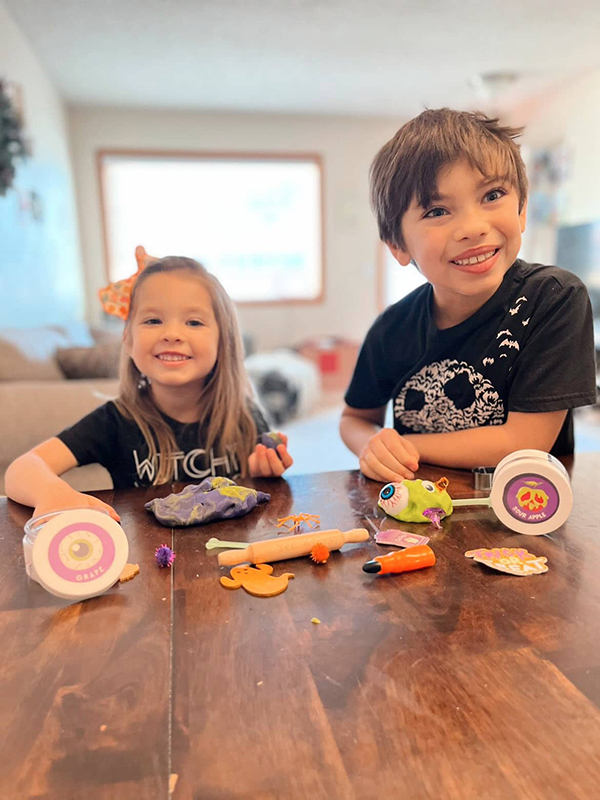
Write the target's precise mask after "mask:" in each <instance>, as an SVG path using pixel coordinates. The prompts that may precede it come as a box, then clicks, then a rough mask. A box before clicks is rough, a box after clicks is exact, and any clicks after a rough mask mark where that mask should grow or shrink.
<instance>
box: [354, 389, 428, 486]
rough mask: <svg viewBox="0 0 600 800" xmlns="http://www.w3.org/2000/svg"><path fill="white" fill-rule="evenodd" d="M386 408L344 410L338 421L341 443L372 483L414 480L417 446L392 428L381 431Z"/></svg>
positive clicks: (417, 463)
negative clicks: (357, 459) (353, 455)
mask: <svg viewBox="0 0 600 800" xmlns="http://www.w3.org/2000/svg"><path fill="white" fill-rule="evenodd" d="M385 409H386V406H380V407H379V408H352V407H351V406H348V405H347V406H345V407H344V410H343V412H342V418H341V420H340V436H341V437H342V441H343V442H344V444H345V445H346V447H348V448H349V449H350V450H351V451H352V452H353V453H354V454H355V455H357V456H358V458H359V464H360V470H361V472H362V473H363V475H366V476H367V478H371V480H374V481H382V482H383V483H388V482H389V481H403V480H404V479H405V478H408V479H409V480H411V479H412V478H414V472H415V471H416V470H417V469H418V467H419V450H418V445H417V446H415V444H414V443H413V442H411V441H409V440H408V438H407V437H406V436H400V434H399V433H398V432H397V431H395V430H394V429H393V428H384V427H383V423H384V421H385Z"/></svg>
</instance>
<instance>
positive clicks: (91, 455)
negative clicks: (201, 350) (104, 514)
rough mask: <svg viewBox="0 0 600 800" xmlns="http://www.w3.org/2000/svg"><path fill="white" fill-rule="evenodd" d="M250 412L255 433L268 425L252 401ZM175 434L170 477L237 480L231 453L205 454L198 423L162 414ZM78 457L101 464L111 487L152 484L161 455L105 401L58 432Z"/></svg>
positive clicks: (237, 468) (237, 466) (82, 461)
mask: <svg viewBox="0 0 600 800" xmlns="http://www.w3.org/2000/svg"><path fill="white" fill-rule="evenodd" d="M250 412H251V414H252V416H253V418H254V421H255V422H256V427H257V431H258V435H259V436H260V434H261V433H266V432H267V431H268V430H269V426H268V425H267V422H266V420H265V418H264V416H263V415H262V413H261V411H260V410H259V409H258V407H257V406H255V405H254V404H251V405H250ZM162 416H163V418H164V420H165V421H166V422H167V424H168V425H169V426H170V428H171V430H172V431H173V434H174V436H175V441H176V442H177V445H178V447H179V450H178V451H177V452H176V453H174V454H173V456H172V460H173V468H174V477H173V480H174V481H192V482H194V483H196V482H197V483H199V482H200V481H202V480H204V478H208V477H215V476H217V475H218V476H222V477H225V478H238V477H239V476H240V472H241V465H240V463H239V459H238V457H237V455H236V454H235V453H231V452H228V453H227V454H225V455H223V454H221V453H215V452H214V450H213V449H211V451H210V452H209V453H207V452H206V450H205V449H204V448H203V446H202V436H201V431H199V427H200V426H199V423H198V422H191V423H184V422H178V421H177V420H175V419H171V417H168V416H166V415H165V414H163V415H162ZM58 438H59V439H60V440H61V442H63V443H64V444H66V446H67V447H68V448H69V450H70V451H71V452H72V453H73V455H74V456H75V458H76V459H77V463H78V464H79V466H83V465H84V464H101V465H102V466H103V467H105V468H106V469H107V470H108V472H109V473H110V476H111V478H112V480H113V485H114V488H115V489H128V488H131V487H137V486H151V485H152V482H153V479H154V476H155V475H156V474H157V472H158V469H159V459H160V455H159V456H158V457H156V458H154V459H150V458H149V456H148V445H147V444H146V440H145V439H144V436H143V434H142V432H141V431H140V429H139V427H138V426H137V424H136V423H135V422H134V421H133V420H130V419H127V418H126V417H124V416H123V415H122V414H121V412H120V411H119V409H118V408H117V406H116V405H115V404H114V403H113V402H112V401H109V402H108V403H105V404H104V405H102V406H100V407H99V408H97V409H96V410H95V411H92V412H91V413H90V414H88V415H87V416H85V417H83V419H81V420H79V422H77V423H75V425H73V426H71V427H70V428H66V429H65V430H64V431H62V432H61V433H59V434H58Z"/></svg>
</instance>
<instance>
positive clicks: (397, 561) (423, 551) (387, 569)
mask: <svg viewBox="0 0 600 800" xmlns="http://www.w3.org/2000/svg"><path fill="white" fill-rule="evenodd" d="M434 564H435V553H434V552H433V550H432V549H431V547H429V545H427V544H420V545H417V547H407V548H406V550H399V551H398V552H397V553H390V554H389V555H387V556H377V557H376V558H374V559H373V560H372V561H367V563H366V564H363V571H364V572H370V573H373V574H377V575H388V574H390V573H398V572H411V571H412V570H413V569H423V568H424V567H433V565H434Z"/></svg>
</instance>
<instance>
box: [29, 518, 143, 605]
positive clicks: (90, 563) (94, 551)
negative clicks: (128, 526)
mask: <svg viewBox="0 0 600 800" xmlns="http://www.w3.org/2000/svg"><path fill="white" fill-rule="evenodd" d="M128 555H129V543H128V541H127V537H126V535H125V531H124V530H123V528H122V527H121V526H120V525H119V523H118V522H115V520H114V519H112V517H109V516H107V515H106V514H104V513H103V512H102V511H95V510H93V509H81V508H77V509H72V510H69V511H65V512H63V513H62V514H58V515H57V516H56V517H54V518H53V519H51V520H50V521H49V522H48V523H46V525H44V527H43V528H42V529H41V530H40V531H39V532H38V534H37V536H36V539H35V542H34V544H33V549H32V562H33V567H34V569H35V572H36V574H37V578H38V580H39V582H40V583H41V585H42V586H43V587H44V589H46V590H47V591H48V592H50V593H51V594H54V595H56V596H57V597H63V598H65V599H66V600H85V599H87V598H88V597H96V596H97V595H99V594H103V593H104V592H105V591H106V590H107V589H109V588H110V587H111V586H112V585H113V584H114V583H116V581H117V580H118V579H119V575H120V574H121V572H122V571H123V568H124V566H125V564H126V563H127V557H128Z"/></svg>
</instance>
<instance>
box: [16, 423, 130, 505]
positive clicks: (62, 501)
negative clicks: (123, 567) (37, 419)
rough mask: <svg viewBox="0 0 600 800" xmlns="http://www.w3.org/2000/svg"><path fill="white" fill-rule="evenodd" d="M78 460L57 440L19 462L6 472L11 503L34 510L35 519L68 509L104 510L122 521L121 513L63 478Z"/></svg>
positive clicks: (47, 442) (43, 445)
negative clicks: (48, 513)
mask: <svg viewBox="0 0 600 800" xmlns="http://www.w3.org/2000/svg"><path fill="white" fill-rule="evenodd" d="M77 466H78V463H77V459H76V458H75V456H74V455H73V453H72V452H71V451H70V450H69V448H68V447H67V446H66V445H65V444H63V442H61V440H60V439H57V438H56V437H54V438H52V439H48V440H47V441H45V442H42V444H40V445H38V446H37V447H34V448H33V450H29V451H28V452H27V453H25V454H24V455H22V456H19V458H17V459H15V461H13V462H12V464H11V465H10V466H9V467H8V469H7V470H6V476H5V485H6V494H7V495H8V497H10V498H11V500H15V501H16V502H17V503H22V504H23V505H25V506H32V507H33V508H34V512H33V513H34V516H36V517H37V516H40V515H41V514H45V513H47V512H48V511H60V510H62V509H67V508H82V507H84V508H102V509H104V510H106V511H108V513H109V514H110V516H111V517H113V519H115V520H117V521H119V519H120V517H119V515H118V514H117V512H116V511H115V510H114V508H112V507H111V506H109V505H108V504H107V503H103V502H102V500H98V499H97V498H96V497H92V496H90V495H87V494H82V493H81V492H78V491H77V490H76V489H73V488H72V487H71V486H69V484H68V483H66V482H65V481H63V480H62V478H60V477H59V476H60V475H62V474H63V472H67V471H68V470H70V469H73V467H77Z"/></svg>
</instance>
